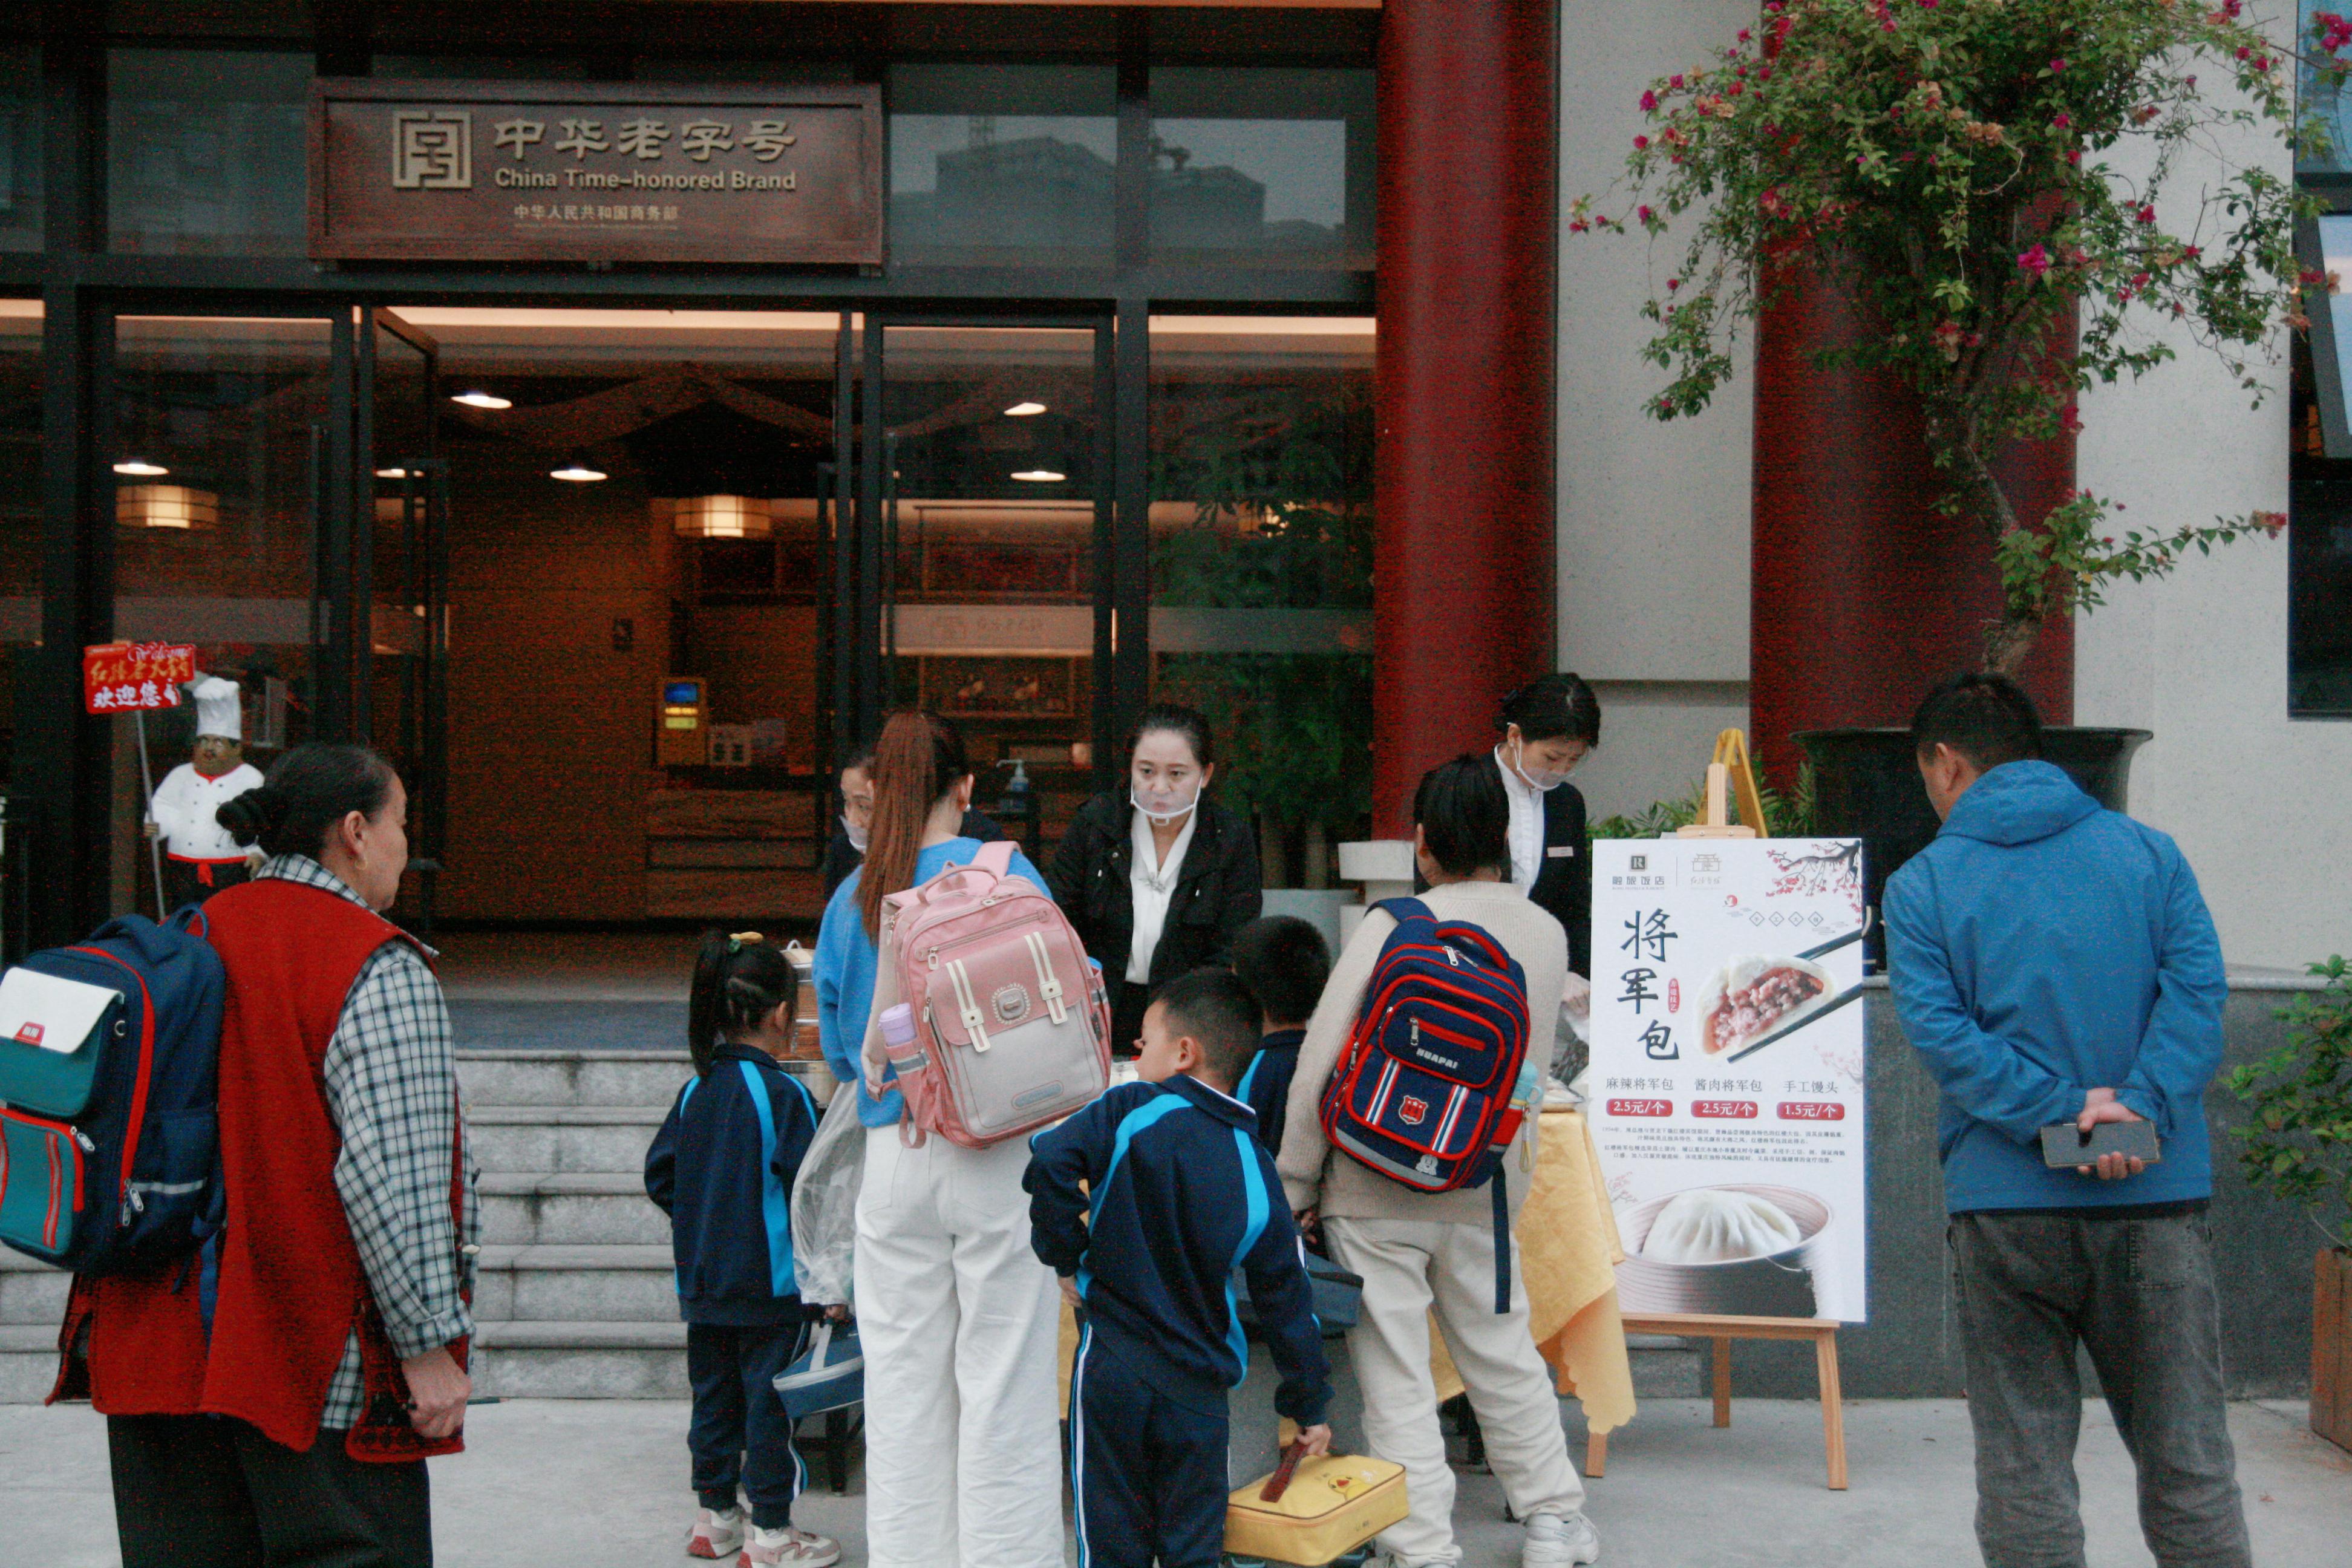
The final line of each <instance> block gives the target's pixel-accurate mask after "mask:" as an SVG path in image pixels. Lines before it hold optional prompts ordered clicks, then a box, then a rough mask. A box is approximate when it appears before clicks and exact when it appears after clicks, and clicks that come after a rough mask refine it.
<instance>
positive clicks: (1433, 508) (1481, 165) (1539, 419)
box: [1372, 0, 1559, 837]
mask: <svg viewBox="0 0 2352 1568" xmlns="http://www.w3.org/2000/svg"><path fill="white" fill-rule="evenodd" d="M1556 7H1557V0H1476V3H1475V4H1464V3H1463V0H1388V4H1387V5H1385V6H1384V7H1383V8H1382V11H1381V45H1380V235H1379V237H1380V339H1379V353H1380V359H1379V372H1378V393H1377V408H1376V415H1377V420H1378V429H1379V436H1378V446H1377V448H1376V450H1375V454H1374V458H1373V464H1374V487H1375V505H1376V516H1377V518H1378V520H1379V521H1378V525H1377V526H1378V532H1377V534H1376V538H1375V553H1374V596H1373V604H1374V606H1375V608H1374V628H1373V654H1372V817H1373V826H1372V830H1373V832H1374V833H1376V834H1378V835H1381V837H1404V836H1406V835H1409V834H1410V833H1411V832H1412V790H1413V786H1414V785H1415V784H1417V783H1418V782H1419V781H1420V778H1421V774H1422V773H1423V770H1425V769H1427V768H1428V767H1430V766H1431V765H1432V764H1433V763H1439V762H1442V761H1444V759H1445V758H1447V757H1449V756H1452V755H1454V753H1455V752H1461V751H1465V750H1475V749H1478V748H1480V747H1483V746H1486V745H1487V744H1490V743H1491V742H1492V734H1491V731H1490V729H1489V721H1490V720H1491V717H1492V715H1493V712H1494V706H1495V702H1496V699H1497V698H1499V697H1500V696H1501V695H1502V694H1503V693H1504V692H1506V691H1507V690H1509V689H1511V688H1512V687H1514V686H1517V685H1518V684H1519V683H1521V682H1522V681H1524V680H1527V679H1529V678H1530V677H1531V676H1533V675H1536V674H1538V673H1540V672H1541V671H1543V670H1546V669H1549V668H1551V667H1552V663H1553V659H1554V653H1555V643H1554V641H1553V634H1552V618H1553V607H1554V598H1553V590H1552V576H1553V553H1552V552H1553V545H1552V523H1553V501H1552V458H1553V449H1554V445H1555V443H1556V441H1557V440H1558V432H1557V430H1556V428H1555V426H1554V422H1553V417H1552V361H1553V356H1554V353H1555V348H1556V340H1555V334H1554V331H1553V326H1552V308H1553V299H1554V295H1555V290H1556V285H1555V269H1554V264H1553V248H1554V246H1555V243H1556V241H1557V237H1558V219H1557V209H1558V204H1557V197H1556V192H1555V185H1556V184H1557V177H1558V157H1557V141H1556V139H1557V137H1558V134H1559V129H1558V121H1557V120H1556V118H1555V104H1554V92H1553V77H1554V62H1555V59H1556V57H1557V53H1558V48H1559V39H1558V35H1557V32H1556V17H1555V12H1556Z"/></svg>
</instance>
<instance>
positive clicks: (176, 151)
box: [106, 49, 311, 256]
mask: <svg viewBox="0 0 2352 1568" xmlns="http://www.w3.org/2000/svg"><path fill="white" fill-rule="evenodd" d="M310 76H311V58H310V56H309V55H307V54H294V53H284V54H263V53H259V52H240V51H235V50H223V49H110V50H109V51H108V52H107V92H108V95H109V96H108V101H107V158H106V200H107V212H108V228H109V233H110V241H109V243H110V246H111V247H112V248H114V249H116V250H119V251H134V252H139V253H142V254H151V255H176V256H237V255H248V254H263V255H272V256H293V255H299V254H301V252H302V250H303V247H304V245H305V243H306V240H305V227H304V225H305V221H306V213H305V208H304V194H305V192H306V191H307V190H308V189H309V185H310V182H309V178H308V175H307V173H306V170H307V167H308V164H307V161H306V154H305V151H304V143H303V138H304V134H305V123H306V119H307V116H308V114H309V102H310Z"/></svg>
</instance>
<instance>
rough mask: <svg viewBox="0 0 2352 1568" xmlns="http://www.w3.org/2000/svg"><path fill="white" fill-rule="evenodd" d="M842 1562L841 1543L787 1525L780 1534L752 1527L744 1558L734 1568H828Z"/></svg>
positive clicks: (776, 1531)
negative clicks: (781, 1567)
mask: <svg viewBox="0 0 2352 1568" xmlns="http://www.w3.org/2000/svg"><path fill="white" fill-rule="evenodd" d="M840 1561H841V1542H838V1541H835V1540H834V1539H833V1538H832V1537H831V1536H829V1535H814V1534H812V1533H810V1532H809V1531H805V1530H794V1529H793V1527H792V1526H790V1525H786V1526H785V1527H784V1528H783V1529H782V1530H761V1528H760V1527H759V1526H757V1525H753V1526H752V1527H751V1540H750V1541H749V1542H746V1543H745V1544H744V1547H743V1555H742V1556H741V1557H740V1558H738V1559H736V1568H771V1565H772V1564H782V1565H783V1568H831V1564H833V1563H838V1562H840Z"/></svg>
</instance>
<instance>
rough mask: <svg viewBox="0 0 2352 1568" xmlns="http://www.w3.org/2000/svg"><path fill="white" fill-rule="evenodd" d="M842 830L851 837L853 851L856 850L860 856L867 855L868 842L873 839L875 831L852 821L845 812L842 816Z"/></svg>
mask: <svg viewBox="0 0 2352 1568" xmlns="http://www.w3.org/2000/svg"><path fill="white" fill-rule="evenodd" d="M841 830H842V831H843V832H844V833H846V834H847V835H849V847H851V848H852V849H855V850H856V851H857V852H858V853H859V854H860V855H863V854H865V853H866V839H868V838H869V837H873V830H872V828H871V827H870V826H868V825H867V824H866V823H863V822H856V821H852V820H851V818H850V816H849V814H848V813H847V812H843V813H842V814H841Z"/></svg>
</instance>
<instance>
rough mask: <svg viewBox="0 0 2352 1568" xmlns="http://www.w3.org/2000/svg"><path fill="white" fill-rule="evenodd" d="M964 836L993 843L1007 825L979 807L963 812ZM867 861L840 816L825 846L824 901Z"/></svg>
mask: <svg viewBox="0 0 2352 1568" xmlns="http://www.w3.org/2000/svg"><path fill="white" fill-rule="evenodd" d="M963 836H964V837H966V838H977V839H979V840H980V841H981V842H982V844H993V843H995V842H996V841H997V840H998V839H1000V838H1002V837H1004V829H1003V828H1002V827H999V826H996V821H995V819H994V818H993V817H990V816H983V815H982V814H981V813H979V812H977V811H967V812H965V813H964V814H963ZM864 864H866V851H865V850H863V849H860V848H859V847H857V846H856V845H855V844H852V843H851V842H850V841H849V829H847V828H845V827H844V826H842V825H841V822H840V820H839V819H838V818H835V821H834V825H833V838H832V840H831V841H830V842H829V843H827V844H826V845H825V847H824V901H825V902H826V903H828V904H829V903H831V902H833V895H834V893H835V891H836V890H837V889H839V888H840V886H841V885H842V884H843V883H844V882H846V881H847V880H849V874H850V873H851V872H852V871H855V870H856V869H857V868H859V867H860V866H863V865H864Z"/></svg>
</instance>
